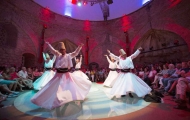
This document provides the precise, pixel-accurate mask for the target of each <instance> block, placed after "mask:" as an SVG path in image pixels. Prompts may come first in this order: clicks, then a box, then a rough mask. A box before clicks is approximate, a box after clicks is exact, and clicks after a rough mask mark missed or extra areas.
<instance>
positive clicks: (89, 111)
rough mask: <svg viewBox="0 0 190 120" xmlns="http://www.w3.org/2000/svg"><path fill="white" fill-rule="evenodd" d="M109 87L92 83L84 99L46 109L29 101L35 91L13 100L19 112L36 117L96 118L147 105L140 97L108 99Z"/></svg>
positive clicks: (131, 110) (132, 110)
mask: <svg viewBox="0 0 190 120" xmlns="http://www.w3.org/2000/svg"><path fill="white" fill-rule="evenodd" d="M109 90H110V88H106V87H103V85H102V84H97V83H93V84H92V87H91V90H90V92H89V94H88V95H87V97H86V99H85V100H84V101H82V102H81V101H73V102H70V103H67V104H65V105H63V106H61V107H58V108H55V109H53V110H47V109H44V108H41V107H39V106H36V105H35V104H33V103H31V101H30V99H31V98H32V96H33V95H34V94H35V93H36V91H33V90H31V91H28V92H26V93H24V94H22V95H20V96H19V97H17V98H16V99H15V101H14V106H15V107H16V108H17V109H18V110H19V111H21V112H23V113H26V114H29V115H32V116H38V117H44V118H56V119H97V118H108V117H114V116H120V115H124V114H128V113H131V112H135V111H138V110H140V109H143V108H144V107H146V106H148V105H149V104H150V103H149V102H145V101H144V100H143V99H142V98H138V97H137V96H135V95H134V98H130V97H129V96H128V95H127V96H125V97H121V98H114V99H110V98H109V96H108V95H107V94H106V93H107V92H106V91H109Z"/></svg>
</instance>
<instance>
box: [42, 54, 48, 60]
mask: <svg viewBox="0 0 190 120" xmlns="http://www.w3.org/2000/svg"><path fill="white" fill-rule="evenodd" d="M42 55H43V58H44V61H46V60H47V59H46V56H45V54H44V53H42Z"/></svg>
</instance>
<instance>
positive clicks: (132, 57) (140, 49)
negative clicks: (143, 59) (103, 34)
mask: <svg viewBox="0 0 190 120" xmlns="http://www.w3.org/2000/svg"><path fill="white" fill-rule="evenodd" d="M141 51H142V47H140V48H138V49H137V50H136V52H135V53H133V54H132V55H131V59H134V58H136V57H137V56H138V55H139V54H140V53H141Z"/></svg>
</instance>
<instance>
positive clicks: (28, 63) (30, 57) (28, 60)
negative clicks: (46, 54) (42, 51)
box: [22, 53, 36, 67]
mask: <svg viewBox="0 0 190 120" xmlns="http://www.w3.org/2000/svg"><path fill="white" fill-rule="evenodd" d="M35 61H36V57H35V55H34V54H31V53H24V54H22V66H24V67H34V66H35Z"/></svg>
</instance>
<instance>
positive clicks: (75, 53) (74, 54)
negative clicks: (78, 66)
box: [70, 47, 82, 58]
mask: <svg viewBox="0 0 190 120" xmlns="http://www.w3.org/2000/svg"><path fill="white" fill-rule="evenodd" d="M81 49H82V47H77V49H76V50H75V51H74V52H72V53H70V55H71V58H74V57H76V56H77V55H78V54H79V52H80V50H81Z"/></svg>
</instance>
